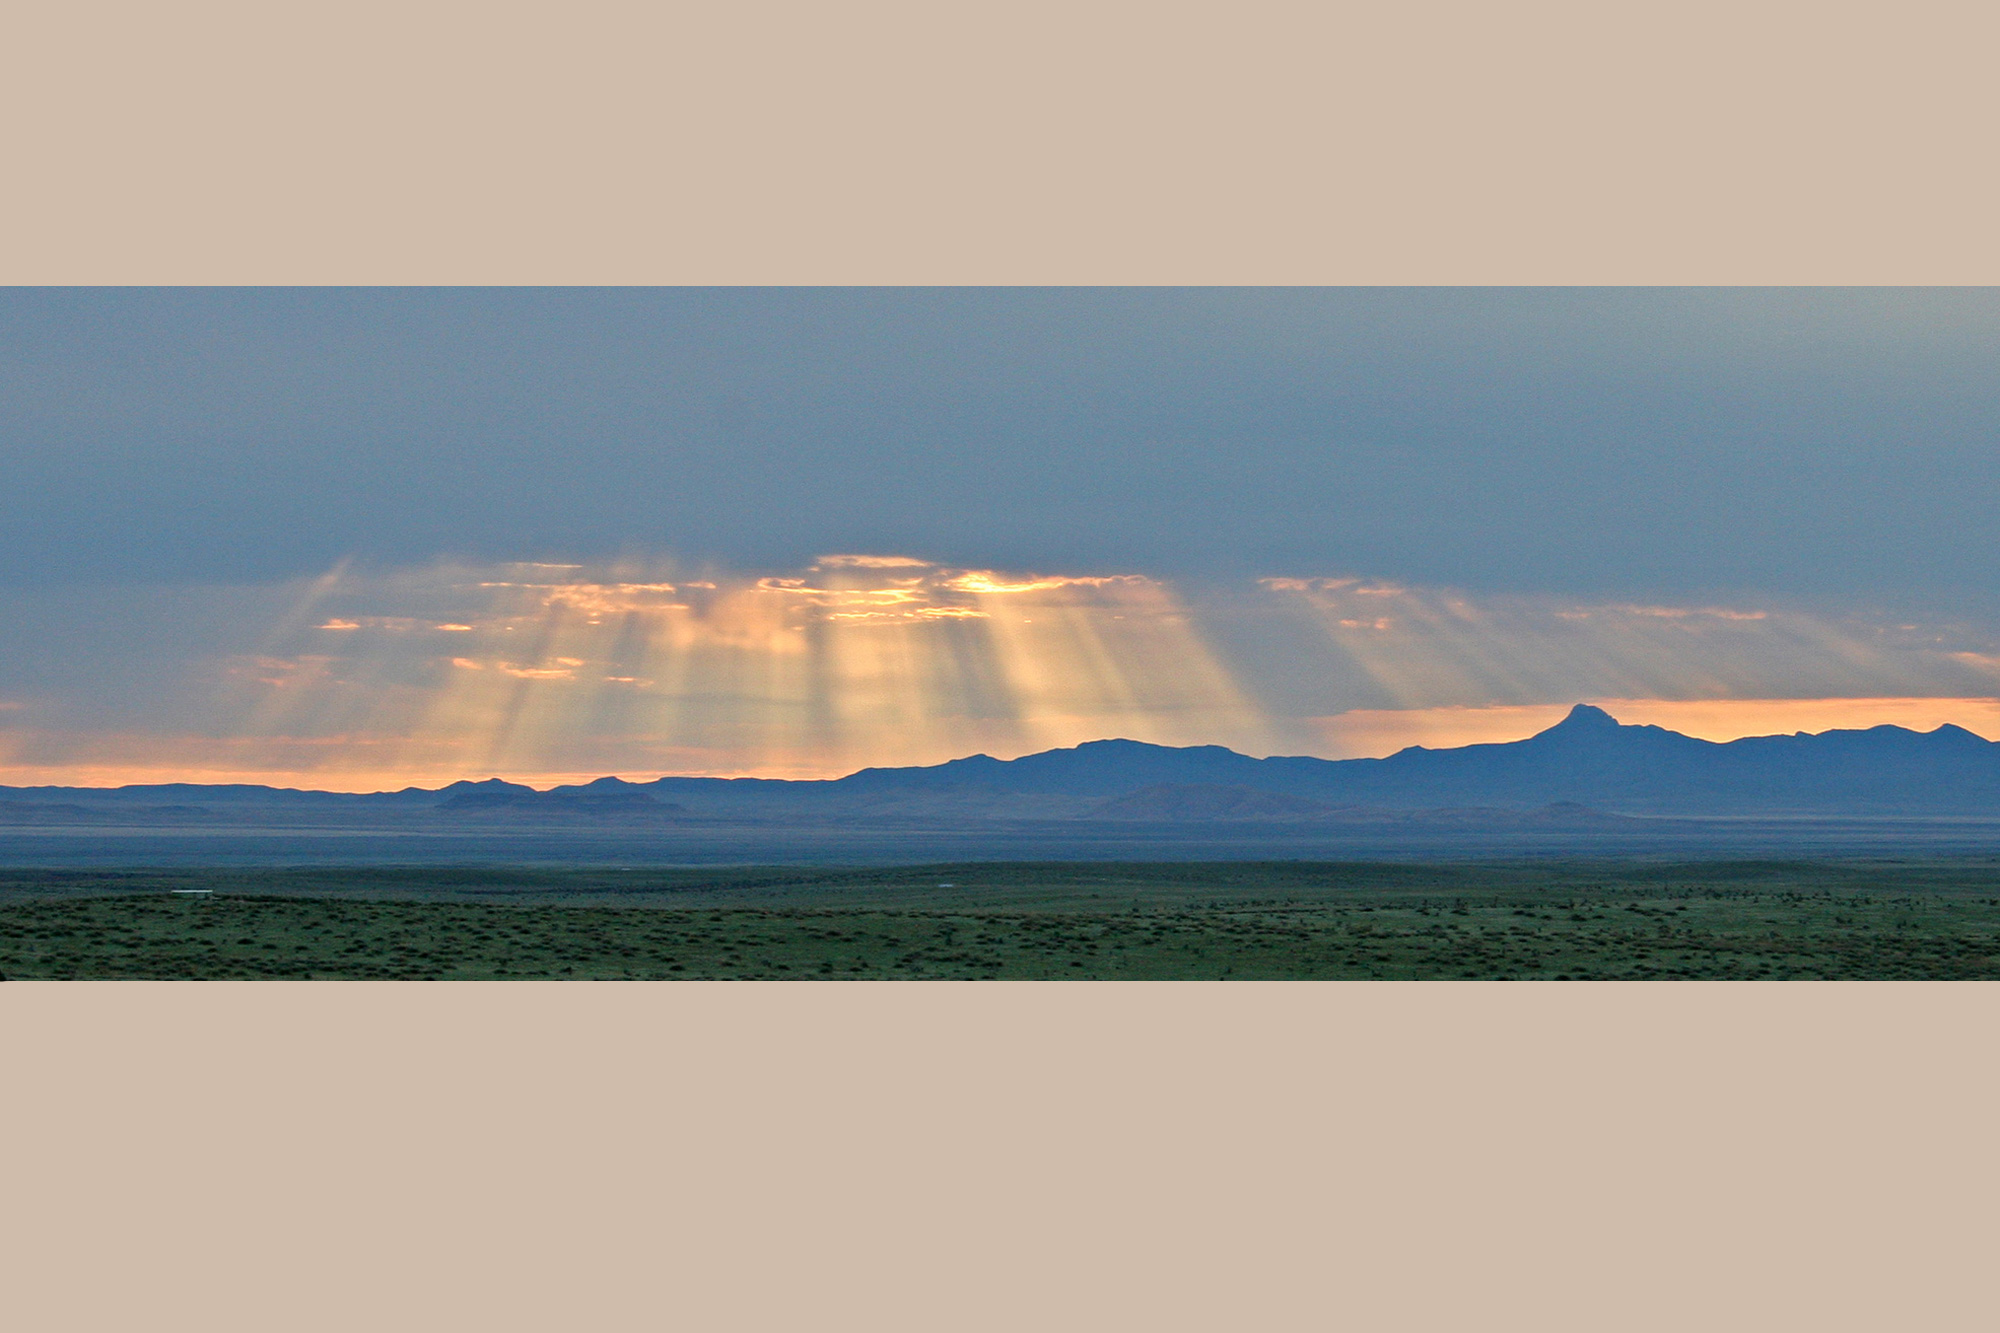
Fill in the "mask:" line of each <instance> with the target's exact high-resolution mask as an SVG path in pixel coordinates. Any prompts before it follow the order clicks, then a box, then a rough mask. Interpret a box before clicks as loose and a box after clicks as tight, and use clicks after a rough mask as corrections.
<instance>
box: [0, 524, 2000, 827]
mask: <svg viewBox="0 0 2000 1333" xmlns="http://www.w3.org/2000/svg"><path fill="white" fill-rule="evenodd" d="M1260 582H1261V590H1237V591H1232V592H1226V593H1220V594H1217V593H1213V592H1211V593H1210V594H1208V595H1207V600H1206V601H1204V600H1203V599H1202V597H1198V596H1197V597H1190V595H1189V594H1187V593H1185V592H1183V591H1181V590H1179V589H1176V588H1174V587H1171V586H1169V585H1168V584H1166V583H1163V582H1161V581H1159V580H1157V579H1152V578H1148V577H1144V576H1140V575H1132V574H1108V575H1095V574H1090V575H1068V574H1043V573H1033V572H1015V571H996V570H974V569H962V568H947V567H943V566H939V565H935V564H931V563H928V562H925V561H921V560H917V559H914V558H912V557H908V556H900V555H898V556H868V555H834V556H826V557H822V558H821V559H819V560H818V561H817V562H816V563H815V564H814V565H813V566H811V567H810V568H807V569H804V570H800V571H796V572H792V573H783V574H771V575H764V576H754V575H744V576H734V575H729V574H725V573H717V572H712V571H703V572H702V577H698V578H695V577H687V576H686V572H684V571H682V570H679V569H675V568H673V567H670V566H665V565H661V566H658V567H652V566H646V565H642V564H633V565H627V566H619V567H605V568H595V567H585V566H580V565H546V564H537V565H530V564H516V565H507V566H486V567H466V566H449V565H440V566H436V567H432V568H428V569H412V570H402V571H396V572H391V573H387V574H382V575H374V576H366V577H363V576H359V575H353V574H350V573H348V572H347V571H345V570H336V571H333V572H332V573H330V574H329V575H327V576H326V577H324V578H321V579H319V580H315V581H313V582H312V583H311V584H310V585H302V586H301V588H300V590H299V592H298V594H297V596H296V600H295V602H294V603H293V604H292V606H291V609H290V610H289V611H287V612H286V613H284V614H283V615H282V616H280V617H278V619H277V623H276V624H274V625H273V627H272V629H271V630H270V632H269V633H268V634H266V635H264V636H263V638H262V640H261V644H260V646H259V647H258V648H257V650H256V651H254V652H244V653H240V654H238V655H235V656H232V657H229V658H227V659H226V660H220V661H218V662H215V663H214V664H213V668H212V672H213V678H212V685H213V694H212V698H213V704H212V707H211V711H210V713H209V714H207V715H206V716H205V717H204V720H203V721H202V722H201V723H200V725H199V727H198V728H193V729H190V730H189V731H187V732H185V733H183V734H179V735H166V734H159V735H155V734H151V733H145V734H141V733H139V732H135V731H134V730H132V729H131V728H130V727H118V728H107V729H106V730H104V731H101V732H97V731H88V730H75V729H66V728H65V727H64V726H62V725H59V717H60V715H59V714H54V713H51V714H48V715H46V716H45V715H44V714H42V713H40V712H37V711H36V709H37V706H36V705H33V704H32V703H30V704H24V703H23V702H22V701H20V700H10V701H8V703H7V704H5V705H0V708H4V709H5V711H6V719H5V721H4V723H0V782H4V783H8V784H11V785H23V784H42V783H61V784H73V783H83V784H85V785H101V784H105V783H112V782H127V781H181V780H185V781H203V782H220V781H244V782H268V783H274V784H277V785H291V786H314V787H322V788H329V789H345V790H380V789H384V788H391V789H393V788H397V787H402V786H407V785H413V784H414V785H423V786H436V785H441V784H442V783H445V782H449V781H454V780H456V779H458V778H463V777H486V776H502V777H508V778H510V779H513V780H516V781H529V782H531V783H533V784H535V785H542V786H546V785H551V784H553V783H557V782H565V781H577V780H587V779H588V778H591V777H597V776H602V775H604V774H607V773H616V774H619V775H621V776H625V777H635V778H637V777H653V776H660V775H663V774H669V773H690V774H713V775H718V776H770V777H836V776H840V775H842V774H844V773H848V772H851V771H853V770H855V769H857V768H861V767H866V766H870V765H901V764H921V763H938V762H942V761H944V760H947V759H952V758H957V757H960V756H963V755H967V754H972V753H979V752H984V753H989V754H993V755H996V756H999V757H1003V758H1004V757H1014V756H1018V755H1021V754H1026V753H1031V752H1034V751H1037V750H1042V749H1048V748H1052V747H1056V746H1065V745H1074V744H1077V743H1080V742H1082V741H1087V740H1097V739H1102V738H1105V737H1112V736H1124V737H1130V738H1132V739H1137V740H1146V741H1154V742H1157V743H1161V744H1169V745H1195V744H1219V745H1227V746H1230V747H1231V748H1234V749H1237V750H1240V751H1243V752H1245V753H1251V754H1270V753H1289V754H1299V753H1307V754H1319V755H1322V756H1325V757H1328V758H1345V757H1358V756H1363V755H1380V754H1387V753H1391V752H1393V751H1394V750H1396V749H1400V748H1402V747H1403V746H1405V745H1411V744H1423V745H1430V746H1434V747H1443V746H1455V745H1462V744H1469V743H1476V742H1483V741H1504V740H1515V739H1519V738H1520V737H1522V736H1526V735H1529V734H1531V733H1533V732H1534V731H1537V730H1540V729H1541V728H1543V727H1545V726H1547V725H1550V724H1551V723H1553V722H1554V721H1556V720H1558V719H1559V718H1560V717H1561V716H1562V714H1563V712H1564V711H1565V710H1566V709H1567V707H1568V706H1569V705H1570V704H1571V703H1573V702H1575V701H1578V700H1587V701H1592V702H1597V703H1599V704H1600V706H1603V707H1605V708H1606V709H1607V710H1608V711H1610V712H1611V713H1612V714H1613V715H1614V716H1616V717H1618V718H1619V719H1620V720H1622V721H1626V722H1633V723H1657V724H1658V725H1661V726H1666V727H1670V728H1672V729H1674V730H1677V731H1683V732H1686V733H1687V734H1690V735H1697V736H1703V737H1707V738H1709V739H1733V738H1734V737H1736V736H1741V735H1749V734H1770V733H1776V732H1790V731H1797V730H1808V731H1820V730H1827V729H1830V728H1834V727H1849V726H1869V725H1875V724H1877V723H1880V722H1890V723H1895V724H1897V725H1903V726H1910V727H1913V728H1916V729H1920V730H1928V729H1930V728H1931V727H1934V726H1936V725H1937V724H1939V723H1941V722H1946V721H1950V722H1955V723H1957V724H1958V725H1961V726H1964V727H1967V728H1968V729H1970V730H1973V731H1975V732H1980V733H1981V734H1984V735H2000V703H1996V701H1995V699H1994V698H1993V697H1992V696H1993V695H1995V694H2000V651H1995V648H1996V645H1995V644H1994V643H1993V642H1992V641H1991V640H1990V639H1980V638H1977V637H1976V636H1974V637H1972V638H1959V639H1953V638H1950V637H1949V636H1946V635H1942V634H1938V633H1934V632H1932V631H1929V630H1919V629H1917V627H1914V626H1874V625H1862V624H1858V623H1845V622H1843V623H1834V622H1828V621H1824V620H1818V619H1814V618H1812V617H1809V616H1805V615H1800V614H1796V613H1789V612H1784V611H1779V610H1774V609H1769V608H1763V607H1735V606H1688V607H1673V606H1656V605H1640V604H1602V605H1595V604H1577V603H1574V602H1566V601H1560V600H1556V599H1548V598H1540V599H1537V598H1524V597H1515V598H1475V597H1472V596H1469V595H1466V594H1461V593H1456V592H1453V591H1450V590H1443V589H1422V588H1411V587H1407V586H1404V585H1401V584H1396V583H1389V582H1383V581H1369V580H1362V579H1356V578H1271V579H1265V580H1261V581H1260ZM1252 622H1254V624H1255V625H1258V626H1263V627H1264V629H1265V630H1268V629H1270V628H1271V627H1273V626H1279V627H1285V626H1289V627H1290V628H1289V629H1286V630H1285V636H1288V637H1284V641H1285V642H1287V643H1288V644H1290V645H1291V646H1289V647H1287V648H1286V649H1285V650H1284V652H1283V653H1280V654H1278V655H1277V656H1275V657H1273V656H1272V655H1271V654H1270V653H1268V652H1266V651H1265V650H1263V649H1261V648H1259V647H1257V646H1255V635H1252V636H1251V640H1252V643H1251V646H1248V647H1246V646H1245V644H1244V641H1243V640H1242V639H1241V638H1240V636H1241V634H1242V633H1243V632H1244V631H1243V626H1244V625H1245V624H1250V623H1252ZM1259 632H1260V633H1261V632H1263V631H1261V630H1260V631H1259ZM1230 634H1237V635H1239V638H1238V639H1237V640H1232V639H1231V638H1230V637H1229V635H1230ZM1281 637H1283V636H1281ZM1269 641H1270V640H1268V639H1267V640H1265V642H1269ZM1778 693H1798V694H1813V695H1815V696H1816V697H1812V698H1803V699H1801V698H1773V697H1771V696H1773V695H1775V694H1778ZM1932 696H1935V697H1932Z"/></svg>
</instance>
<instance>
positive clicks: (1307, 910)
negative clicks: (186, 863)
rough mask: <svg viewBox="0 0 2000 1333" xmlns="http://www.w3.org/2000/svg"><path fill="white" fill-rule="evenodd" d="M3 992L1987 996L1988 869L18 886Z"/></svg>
mask: <svg viewBox="0 0 2000 1333" xmlns="http://www.w3.org/2000/svg"><path fill="white" fill-rule="evenodd" d="M175 890H206V891H207V892H206V893H202V894H191V893H185V892H181V893H177V892H175ZM0 974H4V975H5V976H7V977H9V978H31V977H52V978H229V977H243V978H259V977H261V978H286V977H293V978H303V977H324V978H409V979H421V978H439V979H447V978H464V979H473V978H507V977H553V978H669V979H671V978H690V979H691V978H764V979H771V978H781V979H782V978H789V979H811V978H829V979H831V978H841V979H847V978H912V979H914V978H1024V979H1033V978H1071V979H1085V978H1102V979H1135V980H1136V979H1203V978H1234V979H1243V980H1248V979H1258V978H1264V979H1278V978H1369V977H1377V978H1574V979H1600V978H1602V979H1610V978H1657V979H1668V978H1987V977H2000V860H1995V859H1993V858H1984V859H1978V860H1954V861H1943V860H1932V861H1909V862H1843V863H1811V862H1775V861H1755V862H1704V863H1682V864H1661V863H1653V864H1648V863H1632V862H1627V863H1578V862H1570V863H1546V862H1545V863H1528V862H1520V863H1512V864H1490V865H1471V864H1459V865H1407V864H1329V863H1312V862H1266V863H1245V862H1233V863H1222V864H1178V865H1176V864H1105V863H1092V864H1064V863H1045V864H1034V863H1018V862H1002V863H986V864H966V865H941V866H916V867H907V866H906V867H896V868H892V869H880V870H858V869H853V868H845V867H843V868H831V869H822V870H812V869H799V868H796V867H780V868H756V867H749V868H740V867H739V868H733V869H728V870H720V871H718V870H714V869H685V868H677V869H618V868H610V869H598V868H564V869H545V868H507V867H484V868H479V867H376V868H367V869H355V870H340V871H333V870H325V869H312V870H263V871H255V870H223V871H170V872H169V871H124V872H81V871H79V872H49V871H12V872H0Z"/></svg>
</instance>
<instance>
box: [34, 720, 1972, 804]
mask: <svg viewBox="0 0 2000 1333" xmlns="http://www.w3.org/2000/svg"><path fill="white" fill-rule="evenodd" d="M1196 789H1200V790H1196ZM1142 791H1144V792H1148V793H1149V794H1148V795H1147V796H1146V797H1145V798H1144V799H1143V800H1138V801H1135V802H1127V803H1126V805H1125V806H1124V807H1119V808H1123V809H1126V810H1129V811H1131V812H1132V817H1135V818H1136V817H1144V818H1152V819H1161V820H1168V821H1171V820H1174V819H1180V818H1201V817H1204V815H1203V814H1202V812H1203V811H1210V812H1213V813H1212V814H1211V815H1209V816H1207V817H1225V818H1239V817H1287V816H1297V815H1304V814H1306V813H1309V812H1310V810H1312V809H1327V808H1356V807H1365V808H1370V809H1381V810H1417V809H1430V810H1438V809H1464V808H1473V807H1477V808H1492V809H1503V810H1504V809H1513V810H1541V809H1544V808H1547V807H1563V808H1566V809H1567V808H1572V807H1582V808H1585V809H1588V810H1593V811H1603V812H1610V813H1617V814H1676V815H1701V816H1708V817H1716V816H1729V815H1753V814H1754V815H1783V814H1800V815H1816V816H1828V815H1838V816H1890V815H1912V816H1915V815H1926V816H1928V815H1968V816H1970V815H1983V816H1995V815H2000V743H1996V742H1992V741H1988V740H1985V739H1984V738H1982V737H1980V736H1977V735H1974V734H1973V733H1972V732H1970V731H1967V730H1965V729H1964V728H1963V727H1957V726H1951V725H1945V726H1941V727H1938V728H1936V729H1935V730H1932V731H1927V732H1917V731H1911V730H1909V729H1907V728H1904V727H1895V726H1880V727H1869V728H1867V729H1865V730H1849V731H1826V732H1820V733H1817V734H1808V733H1805V732H1799V733H1796V734H1793V735H1785V736H1753V737H1746V738H1744V739H1741V740H1734V741H1724V742H1718V741H1706V740H1700V739H1697V738H1695V737H1692V736H1685V735H1682V734H1681V733H1679V732H1675V731H1669V730H1667V729H1666V728H1664V727H1656V726H1626V725H1624V724H1621V723H1620V722H1619V721H1618V720H1617V719H1615V718H1613V717H1612V716H1611V715H1610V714H1609V713H1606V712H1605V711H1604V710H1602V709H1600V708H1595V707H1592V706H1590V705H1588V704H1578V705H1576V706H1575V707H1574V708H1572V709H1571V710H1570V711H1569V715H1568V716H1566V717H1565V718H1563V720H1562V721H1561V722H1559V723H1557V724H1556V725H1555V726H1553V727H1550V728H1549V729H1548V730H1546V731H1542V732H1539V733H1537V734H1535V735H1533V736H1529V737H1527V738H1526V739H1524V740H1518V741H1508V742H1503V743H1497V744H1486V745H1467V746H1460V747H1457V748H1453V749H1438V750H1432V749H1426V748H1424V747H1422V746H1412V747H1410V748H1408V749H1405V750H1401V751H1398V752H1397V753H1395V754H1392V755H1389V756H1388V757H1386V758H1382V759H1318V758H1312V757H1309V756H1274V757H1272V758H1268V759H1256V758H1252V757H1251V756H1249V755H1244V754H1238V753H1237V752H1235V751H1233V750H1229V749H1225V748H1224V747H1222V746H1219V745H1196V746H1166V745H1152V744H1148V743H1146V742H1143V741H1133V740H1100V741H1089V742H1086V743H1084V744H1082V745H1077V746H1074V747H1071V748H1066V749H1057V750H1045V751H1042V752H1041V753H1038V754H1030V755H1024V756H1022V757H1021V758H1018V759H995V758H993V757H991V756H989V755H983V754H981V755H972V756H970V757H967V758H964V759H953V760H951V761H949V762H947V763H942V764H934V765H928V766H923V767H911V768H865V769H862V770H860V771H859V772H856V773H850V774H848V775H847V776H846V777H842V778H834V779H824V780H807V781H791V780H785V779H776V778H701V777H666V778H660V779H657V780H655V781H651V782H627V781H625V780H623V779H620V778H616V777H606V778H599V779H597V780H596V781H595V782H591V783H585V784H578V785H575V786H567V787H557V788H554V789H553V790H550V791H546V792H538V791H536V790H534V789H533V788H530V787H527V786H525V785H521V784H517V783H509V782H504V781H501V780H499V779H489V780H486V781H483V782H457V783H453V784H451V785H450V786H447V787H445V788H442V789H440V790H436V791H432V790H425V789H421V788H407V789H405V790H403V791H400V792H380V793H372V794H365V795H355V794H343V793H328V792H301V791H291V790H283V789H277V788H271V787H258V786H245V785H229V786H202V785H200V784H192V783H168V784H152V785H146V786H132V787H123V788H117V789H111V790H106V789H92V788H74V787H67V788H66V787H37V788H0V799H6V800H10V801H15V802H18V801H21V800H23V799H46V798H51V797H57V796H60V797H61V799H63V800H82V801H89V802H93V803H94V802H98V801H109V802H119V801H131V800H141V799H143V800H149V801H158V800H160V799H162V798H171V799H174V800H196V801H201V802H204V803H206V804H208V805H212V806H213V805H222V806H227V805H239V804H258V805H272V804H278V805H286V806H295V805H298V804H300V803H318V804H332V805H339V806H343V807H347V808H353V807H355V806H357V805H358V806H372V807H407V808H422V809H438V810H442V811H445V812H448V813H451V812H456V813H468V812H470V813H479V812H486V813H489V814H496V815H497V814H502V813H505V812H508V811H523V812H540V813H545V814H561V813H564V812H569V813H574V814H577V815H579V816H599V817H601V816H607V815H612V814H621V815H624V816H630V817H645V816H653V817H663V818H675V817H679V816H681V815H682V814H686V815H689V816H692V817H706V816H724V817H729V816H751V817H756V818H760V819H771V818H776V819H783V818H785V817H787V816H788V815H790V814H794V813H797V814H802V815H824V814H827V813H834V812H839V811H842V810H855V811H865V812H868V813H871V814H888V815H895V814H897V813H899V812H907V813H909V814H911V815H912V816H916V815H922V814H929V815H936V814H938V813H940V812H953V813H956V814H963V815H967V816H978V815H981V814H1005V815H1009V816H1013V817H1029V818H1037V817H1058V818H1067V817H1073V816H1077V815H1082V814H1086V813H1089V812H1090V811H1092V810H1101V807H1102V806H1103V803H1105V802H1110V801H1117V800H1119V799H1120V798H1127V797H1131V796H1133V794H1134V793H1138V792H1142ZM1140 811H1150V812H1153V813H1150V814H1146V815H1143V816H1141V815H1140V814H1139V812H1140Z"/></svg>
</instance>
